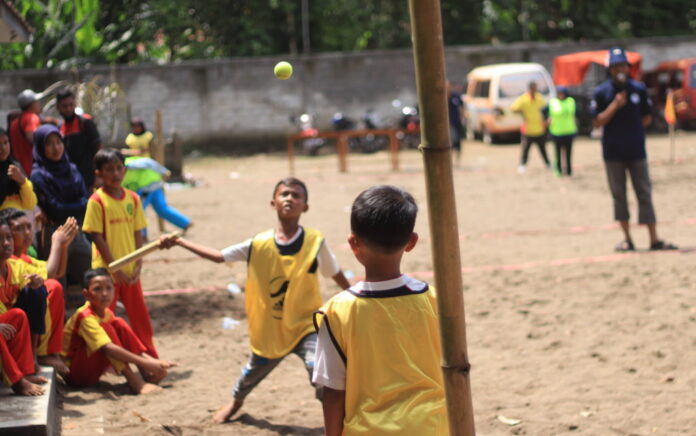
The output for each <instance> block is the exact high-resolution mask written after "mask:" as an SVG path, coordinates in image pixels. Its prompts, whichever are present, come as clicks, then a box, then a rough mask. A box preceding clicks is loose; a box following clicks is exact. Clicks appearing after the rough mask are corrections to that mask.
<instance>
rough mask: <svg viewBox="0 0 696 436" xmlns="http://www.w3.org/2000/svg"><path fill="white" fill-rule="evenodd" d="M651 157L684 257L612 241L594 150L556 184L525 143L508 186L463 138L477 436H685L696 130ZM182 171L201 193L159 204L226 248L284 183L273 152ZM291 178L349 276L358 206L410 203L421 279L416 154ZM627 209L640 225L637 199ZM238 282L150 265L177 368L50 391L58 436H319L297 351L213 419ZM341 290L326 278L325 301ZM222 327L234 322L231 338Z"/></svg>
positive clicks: (317, 164)
mask: <svg viewBox="0 0 696 436" xmlns="http://www.w3.org/2000/svg"><path fill="white" fill-rule="evenodd" d="M648 148H649V155H650V161H651V173H652V179H653V184H654V190H653V194H654V202H655V207H656V211H657V216H658V221H659V226H658V231H659V233H660V235H661V236H662V237H663V238H665V239H667V240H669V241H671V242H674V243H676V244H678V245H679V246H680V247H681V250H679V251H674V252H649V251H647V249H646V247H647V245H648V240H647V239H648V238H647V231H646V230H645V229H644V228H640V227H638V226H636V227H635V228H633V231H634V240H635V242H636V245H637V247H638V251H637V252H635V253H628V254H617V253H615V252H614V251H613V248H614V245H615V244H616V243H617V242H619V241H620V239H621V235H620V232H619V230H618V228H617V227H616V226H615V225H614V224H613V223H612V219H613V217H612V207H611V198H610V196H609V193H608V188H607V183H606V179H605V175H604V167H603V164H602V161H601V151H600V146H599V143H598V141H596V140H589V139H586V138H585V139H580V140H578V141H577V142H576V145H575V153H574V158H575V167H574V170H575V174H574V175H573V177H572V178H560V179H559V178H556V177H554V175H553V174H552V173H551V172H549V171H547V170H545V169H544V168H543V166H542V165H541V160H540V158H539V155H538V153H537V152H536V150H532V153H531V156H530V166H529V170H528V171H527V173H526V174H523V175H519V174H517V172H516V167H517V160H518V154H519V148H518V147H517V146H514V145H507V146H485V145H482V144H480V143H476V144H474V143H465V144H464V153H463V156H462V158H461V162H460V163H459V164H458V165H457V166H456V167H455V183H456V195H457V202H458V204H457V207H458V216H459V232H460V234H461V237H460V251H461V255H462V267H463V281H464V293H465V304H466V316H467V336H468V338H467V339H468V345H469V357H470V361H471V364H472V372H471V381H472V389H473V407H474V413H475V419H476V428H477V433H478V434H479V435H508V434H515V435H521V434H527V435H564V434H569V435H593V436H596V435H652V434H658V435H676V434H683V435H693V434H695V432H696V430H695V429H696V413H694V411H695V410H696V395H694V392H696V297H695V296H696V284H695V283H696V269H695V268H694V267H693V265H694V263H693V262H694V260H695V257H694V256H695V255H696V207H695V206H694V198H695V197H694V187H696V134H689V135H687V134H681V135H679V137H678V138H677V153H676V157H677V160H676V163H675V164H669V156H670V148H669V141H668V139H667V138H666V137H651V138H649V141H648ZM550 150H551V148H550V147H549V151H550ZM185 168H186V171H187V172H190V173H192V174H193V175H195V176H196V177H198V178H200V179H202V180H203V181H204V184H203V185H202V186H199V187H197V188H193V189H186V190H179V191H169V192H168V193H167V195H168V198H169V201H170V203H171V204H173V205H175V206H176V207H178V208H180V209H181V210H182V211H183V212H185V213H186V214H188V215H190V216H191V217H192V218H193V219H194V221H195V227H194V228H193V229H192V231H191V232H190V238H191V239H193V240H195V241H198V242H200V243H203V244H207V245H210V246H212V247H218V248H223V247H226V246H228V245H231V244H233V243H236V242H239V241H242V240H244V239H246V238H248V237H250V236H252V235H253V234H255V233H256V232H259V231H261V230H265V229H266V228H269V227H272V226H273V225H274V224H275V216H274V213H273V212H272V211H271V209H270V208H269V203H268V202H269V200H270V198H271V190H272V188H273V185H274V183H275V182H276V181H277V180H278V179H280V178H281V177H283V176H285V175H286V174H287V172H288V170H287V168H288V167H287V162H286V160H285V157H284V156H282V155H272V156H268V155H263V156H254V157H248V158H215V159H213V158H201V159H197V160H190V161H186V162H185ZM296 175H297V176H298V177H300V178H302V179H303V180H304V181H305V182H306V183H307V185H308V187H309V204H310V209H309V211H308V212H307V214H306V215H305V216H304V217H303V219H302V222H303V224H304V225H306V226H312V227H317V228H319V229H320V230H322V231H323V232H324V234H325V235H326V237H327V241H328V243H329V245H330V246H331V247H332V249H333V251H334V252H335V254H336V256H337V258H338V260H339V262H340V264H341V266H342V267H343V268H344V269H346V270H349V271H352V272H354V273H355V275H356V276H358V277H359V276H360V275H361V273H360V267H359V264H358V263H357V262H356V260H355V259H354V258H353V257H352V255H351V253H350V251H349V249H348V246H347V244H346V242H345V241H346V236H347V234H348V232H349V208H350V205H351V202H352V200H353V199H354V197H355V196H356V195H357V194H358V193H359V192H360V191H361V190H362V189H364V188H366V187H369V186H371V185H374V184H383V183H388V184H395V185H398V186H401V187H403V188H405V189H407V190H408V191H410V192H412V193H413V194H414V196H415V198H416V200H417V201H418V202H419V205H420V208H421V213H420V215H419V219H418V222H417V231H418V233H419V234H420V236H421V239H420V243H419V244H418V246H417V247H416V249H415V250H414V251H413V252H412V253H410V254H408V255H406V257H405V259H404V262H403V271H404V272H407V273H411V274H414V275H415V276H417V277H419V278H421V279H425V280H431V279H432V273H431V271H432V261H431V257H430V239H429V237H428V235H429V231H428V225H429V224H428V221H429V217H428V213H427V205H426V201H425V187H424V177H423V167H422V161H421V157H420V154H419V153H418V152H417V151H407V152H404V153H402V154H401V170H400V171H399V172H392V171H390V167H389V161H388V155H387V154H386V153H378V154H375V155H355V156H353V155H351V156H350V158H349V172H348V173H345V174H340V173H338V171H337V162H336V157H335V156H333V155H328V156H322V157H318V158H299V159H298V161H297V163H296ZM631 196H632V193H631ZM631 210H632V213H633V214H634V215H636V214H637V212H636V209H635V199H634V198H631ZM150 213H151V212H150ZM149 219H150V222H151V223H153V225H152V226H151V228H153V229H154V228H156V227H155V226H154V216H152V215H150V216H149ZM153 233H154V234H156V231H153ZM244 279H245V266H244V265H242V264H239V265H234V266H233V267H232V268H228V267H227V266H225V265H218V264H214V263H212V262H208V261H205V260H201V259H197V258H195V257H194V256H193V255H191V254H190V253H188V252H186V251H184V250H183V249H180V248H178V249H173V250H172V251H168V252H157V253H155V254H153V255H151V256H149V257H148V258H147V259H146V261H145V265H144V268H143V286H144V289H146V290H147V291H160V290H165V291H169V292H165V293H159V294H157V295H151V296H149V297H147V301H148V304H149V306H150V309H151V314H152V318H153V322H154V326H155V332H156V336H155V338H156V343H157V346H158V349H159V351H160V354H161V355H162V356H164V357H166V358H168V359H171V360H175V361H177V362H178V363H179V366H178V367H177V368H175V369H174V370H173V371H172V372H171V376H170V377H169V378H168V379H167V380H166V382H165V383H164V388H165V389H164V390H163V391H161V392H159V393H156V394H152V395H149V396H143V397H136V396H133V395H130V394H129V393H128V389H127V387H126V386H125V384H124V383H123V382H122V380H121V379H119V378H117V377H116V376H107V377H105V378H104V379H103V380H104V381H103V382H102V383H101V384H100V385H99V386H98V387H96V388H94V389H89V390H86V391H77V390H72V389H68V388H66V387H64V386H63V387H61V388H60V392H61V394H62V402H61V407H62V410H61V411H60V412H61V415H62V430H63V434H64V435H66V436H78V435H93V434H113V435H134V434H154V435H156V434H162V435H167V434H169V435H171V434H174V435H202V434H203V435H216V434H233V435H290V434H292V435H320V434H323V431H322V415H321V407H320V404H319V403H318V402H317V401H315V400H314V399H313V391H312V389H311V388H310V386H309V384H308V382H307V377H306V374H305V372H304V368H303V366H302V364H301V362H300V360H299V359H298V358H296V357H294V356H290V357H289V358H287V359H286V360H285V361H284V362H283V363H282V364H281V365H280V366H279V367H278V368H277V370H276V371H275V372H274V373H272V374H271V376H270V377H269V378H268V379H267V380H265V381H264V382H263V383H262V384H261V385H259V387H258V388H257V389H256V390H255V391H254V392H253V393H252V394H251V395H250V396H249V397H248V399H247V401H246V403H245V406H244V409H243V411H242V412H241V414H240V416H239V418H238V419H237V420H235V421H234V422H231V423H228V424H224V425H213V424H212V423H211V421H210V417H211V414H212V413H213V412H214V411H215V410H216V409H217V408H218V407H220V406H222V405H223V404H225V403H226V402H227V401H228V400H229V399H230V391H231V387H232V384H233V382H234V380H235V379H236V377H237V375H238V374H239V371H240V369H241V366H242V365H243V363H244V362H245V361H246V359H247V356H248V352H249V348H248V345H247V334H246V323H245V321H244V313H243V296H242V295H239V294H237V295H233V294H231V293H230V292H228V291H227V286H228V284H230V283H236V284H238V285H240V286H243V284H244ZM337 291H338V289H336V286H335V285H334V284H333V283H328V282H326V281H324V293H325V296H326V297H329V296H330V295H331V294H333V293H334V292H337ZM224 317H231V318H234V319H237V320H241V324H240V325H238V326H237V327H234V328H230V329H224V328H223V318H224Z"/></svg>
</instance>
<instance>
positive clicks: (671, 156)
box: [669, 124, 675, 164]
mask: <svg viewBox="0 0 696 436" xmlns="http://www.w3.org/2000/svg"><path fill="white" fill-rule="evenodd" d="M674 130H675V129H674V124H670V125H669V163H670V164H673V163H674V134H675V133H674Z"/></svg>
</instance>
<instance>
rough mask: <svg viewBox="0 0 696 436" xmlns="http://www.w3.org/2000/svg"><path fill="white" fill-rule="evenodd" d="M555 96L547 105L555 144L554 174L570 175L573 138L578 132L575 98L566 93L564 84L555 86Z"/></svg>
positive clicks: (550, 129)
mask: <svg viewBox="0 0 696 436" xmlns="http://www.w3.org/2000/svg"><path fill="white" fill-rule="evenodd" d="M556 96H557V97H556V98H552V99H551V101H549V106H548V117H549V119H548V124H549V133H550V134H551V138H552V139H553V142H554V144H555V146H556V174H558V175H563V174H564V173H565V174H566V175H568V176H570V175H571V174H573V170H572V169H571V155H572V152H573V139H574V138H575V135H577V133H578V127H577V124H576V123H575V99H574V98H573V97H571V96H569V95H568V88H566V87H565V86H557V87H556ZM564 163H565V165H564ZM564 166H565V168H564Z"/></svg>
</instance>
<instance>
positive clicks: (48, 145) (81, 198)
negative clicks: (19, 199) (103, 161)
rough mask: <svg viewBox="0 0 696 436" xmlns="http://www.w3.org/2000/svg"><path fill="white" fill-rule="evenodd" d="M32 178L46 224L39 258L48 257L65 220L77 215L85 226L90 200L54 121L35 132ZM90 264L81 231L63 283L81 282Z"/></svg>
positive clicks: (70, 253)
mask: <svg viewBox="0 0 696 436" xmlns="http://www.w3.org/2000/svg"><path fill="white" fill-rule="evenodd" d="M31 180H32V181H33V182H34V190H35V191H36V195H37V197H38V200H39V207H40V208H41V210H42V211H43V213H44V215H45V217H46V224H45V225H44V227H43V230H42V231H41V233H40V234H39V235H38V238H37V239H38V252H39V258H40V259H44V260H45V259H47V258H48V254H49V253H50V252H51V236H52V235H53V232H55V230H56V229H57V228H58V227H59V226H60V225H61V224H63V223H65V220H67V219H68V218H69V217H75V219H76V220H77V221H78V224H79V227H80V228H81V227H82V221H83V219H84V216H85V209H86V208H87V200H88V199H89V192H88V191H87V188H86V187H85V182H84V180H83V179H82V175H81V174H80V172H79V171H78V170H77V167H76V166H75V164H74V163H72V162H70V160H69V159H68V155H67V153H66V152H65V146H64V144H63V137H62V136H61V134H60V130H58V128H57V127H56V126H54V125H52V124H44V125H43V126H41V127H39V128H38V129H36V131H35V132H34V166H33V168H32V172H31ZM91 263H92V248H91V245H90V243H89V241H88V240H87V237H86V236H85V234H84V233H82V232H81V231H80V233H79V234H78V235H77V236H76V237H75V239H74V240H73V242H72V243H71V244H70V247H69V248H68V265H67V270H66V278H64V279H62V281H63V282H64V283H63V285H66V284H73V283H77V284H79V283H81V282H82V277H83V275H84V273H85V271H87V270H88V269H89V268H90V266H91ZM66 282H67V283H66Z"/></svg>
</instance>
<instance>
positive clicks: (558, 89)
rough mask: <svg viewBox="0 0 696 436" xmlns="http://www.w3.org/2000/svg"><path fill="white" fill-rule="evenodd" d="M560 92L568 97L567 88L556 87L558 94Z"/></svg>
mask: <svg viewBox="0 0 696 436" xmlns="http://www.w3.org/2000/svg"><path fill="white" fill-rule="evenodd" d="M559 92H562V93H564V94H565V95H568V88H567V87H565V86H562V85H558V86H557V87H556V93H559Z"/></svg>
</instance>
